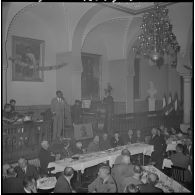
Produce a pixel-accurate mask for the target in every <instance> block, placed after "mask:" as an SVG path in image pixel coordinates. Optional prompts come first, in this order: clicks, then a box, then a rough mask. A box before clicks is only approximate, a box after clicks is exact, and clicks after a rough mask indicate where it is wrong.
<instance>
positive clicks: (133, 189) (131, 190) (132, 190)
mask: <svg viewBox="0 0 195 195" xmlns="http://www.w3.org/2000/svg"><path fill="white" fill-rule="evenodd" d="M124 192H125V193H139V192H140V191H139V187H138V186H136V185H135V184H129V185H128V186H127V187H126V188H125V190H124Z"/></svg>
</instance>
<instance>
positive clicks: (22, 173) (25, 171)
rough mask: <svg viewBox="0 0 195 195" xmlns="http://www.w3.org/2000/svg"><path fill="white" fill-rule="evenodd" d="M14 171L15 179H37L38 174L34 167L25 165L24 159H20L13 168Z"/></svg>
mask: <svg viewBox="0 0 195 195" xmlns="http://www.w3.org/2000/svg"><path fill="white" fill-rule="evenodd" d="M15 171H16V174H17V177H18V178H21V179H24V177H26V176H30V177H32V178H34V179H35V180H37V179H38V178H39V174H38V171H37V169H36V167H34V166H33V165H29V164H28V163H27V160H26V159H24V158H20V159H19V160H18V166H17V167H15Z"/></svg>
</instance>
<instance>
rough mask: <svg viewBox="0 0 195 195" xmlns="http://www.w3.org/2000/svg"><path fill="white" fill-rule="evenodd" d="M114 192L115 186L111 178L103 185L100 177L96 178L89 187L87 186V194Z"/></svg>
mask: <svg viewBox="0 0 195 195" xmlns="http://www.w3.org/2000/svg"><path fill="white" fill-rule="evenodd" d="M94 191H96V192H101V193H103V192H105V193H108V192H116V184H115V181H114V179H113V178H112V176H111V175H110V176H109V178H108V179H107V180H106V181H105V182H104V183H103V180H102V179H101V178H100V177H97V178H96V179H95V180H94V181H93V182H92V183H91V184H90V185H88V192H94Z"/></svg>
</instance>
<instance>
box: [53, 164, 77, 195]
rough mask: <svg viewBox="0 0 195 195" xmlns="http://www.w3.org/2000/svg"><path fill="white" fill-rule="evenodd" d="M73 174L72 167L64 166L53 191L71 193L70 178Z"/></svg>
mask: <svg viewBox="0 0 195 195" xmlns="http://www.w3.org/2000/svg"><path fill="white" fill-rule="evenodd" d="M73 176H74V170H73V168H72V167H66V168H65V169H64V172H63V174H62V175H61V176H60V177H59V178H58V180H57V183H56V186H55V189H54V193H71V192H73V190H72V187H71V182H70V181H71V179H72V177H73Z"/></svg>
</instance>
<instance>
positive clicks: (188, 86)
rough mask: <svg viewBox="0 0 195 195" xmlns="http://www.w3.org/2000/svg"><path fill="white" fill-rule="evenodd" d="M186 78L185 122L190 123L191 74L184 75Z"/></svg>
mask: <svg viewBox="0 0 195 195" xmlns="http://www.w3.org/2000/svg"><path fill="white" fill-rule="evenodd" d="M183 79H184V105H183V106H184V108H183V109H184V117H183V122H184V123H185V124H189V123H190V112H191V90H192V89H191V75H185V76H183Z"/></svg>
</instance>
